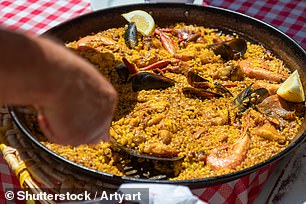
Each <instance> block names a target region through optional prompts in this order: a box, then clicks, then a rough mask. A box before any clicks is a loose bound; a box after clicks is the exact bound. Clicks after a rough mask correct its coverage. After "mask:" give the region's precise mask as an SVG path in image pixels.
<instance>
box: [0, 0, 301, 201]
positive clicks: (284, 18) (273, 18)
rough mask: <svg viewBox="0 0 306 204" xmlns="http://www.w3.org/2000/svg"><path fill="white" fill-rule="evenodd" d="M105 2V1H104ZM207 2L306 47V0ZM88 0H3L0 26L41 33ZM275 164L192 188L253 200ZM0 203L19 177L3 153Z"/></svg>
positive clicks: (215, 196) (208, 195) (204, 194)
mask: <svg viewBox="0 0 306 204" xmlns="http://www.w3.org/2000/svg"><path fill="white" fill-rule="evenodd" d="M101 1H102V0H101ZM205 2H206V3H207V4H208V5H213V6H219V7H223V8H228V9H231V10H235V11H238V12H241V13H245V14H247V15H250V16H253V17H255V18H258V19H260V20H263V21H265V22H267V23H270V24H271V25H273V26H275V27H277V28H278V29H280V30H282V31H283V32H285V33H286V34H288V35H289V36H291V37H292V38H293V39H294V40H296V41H297V42H298V43H299V44H300V45H301V46H302V47H303V48H304V49H306V39H305V36H306V15H305V13H306V2H305V1H303V0H300V1H298V0H290V1H289V0H279V1H276V0H273V1H272V0H269V1H265V0H259V1H247V0H232V1H230V0H220V1H209V0H208V1H205ZM90 11H91V8H90V2H89V0H0V26H1V27H5V28H8V29H10V30H23V31H26V32H31V33H35V34H41V33H43V32H44V31H46V30H48V29H50V28H51V27H53V26H55V25H57V24H59V23H61V22H63V21H66V20H68V19H71V18H73V17H76V16H79V15H81V14H85V13H87V12H90ZM272 169H273V166H269V165H268V166H266V167H264V168H262V169H261V170H259V171H257V172H254V173H252V174H250V175H248V176H245V177H242V178H241V179H238V180H235V181H232V182H229V183H226V184H221V185H217V186H213V187H209V188H201V189H196V190H193V193H194V194H195V195H197V196H199V197H200V198H201V199H202V200H204V201H206V202H208V203H212V204H213V203H228V204H229V203H235V204H240V203H241V204H246V203H252V202H253V201H254V199H255V198H256V196H257V195H258V193H259V191H260V189H261V187H262V185H263V184H264V182H265V181H266V180H267V178H268V176H269V174H270V173H271V170H272ZM0 183H1V184H0V204H2V203H5V202H6V201H5V199H4V189H5V188H19V187H20V186H19V182H18V179H17V178H16V177H15V176H14V174H13V172H12V171H11V170H10V169H9V167H8V166H7V164H6V162H5V161H4V160H3V159H2V157H1V155H0Z"/></svg>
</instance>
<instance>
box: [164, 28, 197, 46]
mask: <svg viewBox="0 0 306 204" xmlns="http://www.w3.org/2000/svg"><path fill="white" fill-rule="evenodd" d="M161 31H162V32H169V33H171V34H172V35H175V36H177V37H178V42H179V43H182V42H192V41H197V40H198V38H200V37H201V32H200V31H199V30H195V29H191V27H190V26H187V27H184V28H182V29H175V28H164V29H161Z"/></svg>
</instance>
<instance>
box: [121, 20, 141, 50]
mask: <svg viewBox="0 0 306 204" xmlns="http://www.w3.org/2000/svg"><path fill="white" fill-rule="evenodd" d="M124 40H125V44H126V45H127V46H128V48H130V49H133V48H134V47H136V46H137V45H138V39H137V28H136V23H134V22H131V23H129V24H128V26H127V29H126V30H125V32H124Z"/></svg>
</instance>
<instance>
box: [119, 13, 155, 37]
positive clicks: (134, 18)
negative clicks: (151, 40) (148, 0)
mask: <svg viewBox="0 0 306 204" xmlns="http://www.w3.org/2000/svg"><path fill="white" fill-rule="evenodd" d="M121 15H122V16H123V18H125V19H126V20H127V21H128V22H135V23H136V27H137V31H139V32H140V33H141V34H142V35H144V36H147V35H149V34H150V33H152V32H153V30H154V28H155V22H154V19H153V17H152V16H151V15H150V14H148V13H147V12H145V11H142V10H135V11H131V12H128V13H124V14H121Z"/></svg>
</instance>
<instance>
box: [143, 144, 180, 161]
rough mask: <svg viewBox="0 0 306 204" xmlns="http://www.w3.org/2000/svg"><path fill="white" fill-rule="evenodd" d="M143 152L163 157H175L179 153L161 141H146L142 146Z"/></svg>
mask: <svg viewBox="0 0 306 204" xmlns="http://www.w3.org/2000/svg"><path fill="white" fill-rule="evenodd" d="M144 152H145V153H147V154H152V155H154V156H157V157H163V158H167V157H170V158H171V157H172V158H173V157H174V158H176V157H177V156H178V153H179V152H178V151H177V150H175V149H173V148H171V147H170V146H169V145H165V144H162V143H147V144H146V145H145V147H144Z"/></svg>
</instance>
